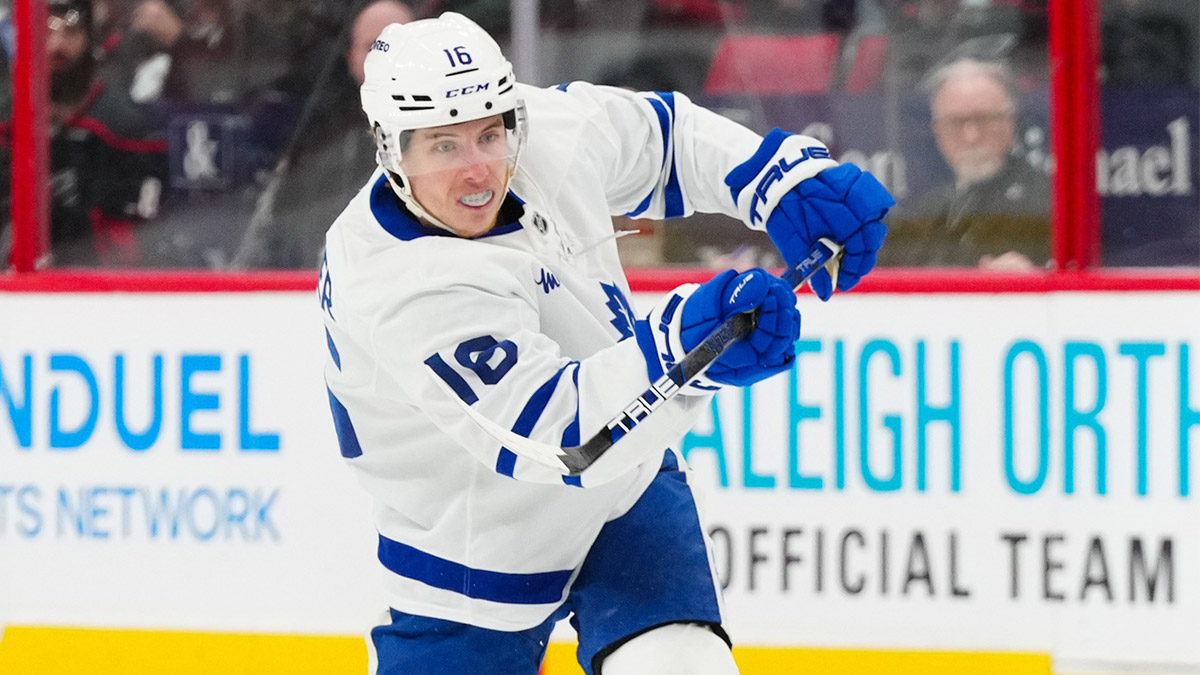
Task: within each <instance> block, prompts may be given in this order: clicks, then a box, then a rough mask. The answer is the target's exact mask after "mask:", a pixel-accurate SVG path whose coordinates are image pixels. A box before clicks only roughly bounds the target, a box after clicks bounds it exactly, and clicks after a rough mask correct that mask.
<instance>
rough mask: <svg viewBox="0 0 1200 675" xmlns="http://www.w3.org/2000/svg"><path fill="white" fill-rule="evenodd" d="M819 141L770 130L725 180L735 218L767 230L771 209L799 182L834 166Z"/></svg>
mask: <svg viewBox="0 0 1200 675" xmlns="http://www.w3.org/2000/svg"><path fill="white" fill-rule="evenodd" d="M837 165H838V163H837V162H836V161H835V160H834V159H833V158H832V157H831V156H830V153H829V148H827V147H825V144H824V143H822V142H821V141H819V140H817V139H815V138H813V137H811V136H803V135H800V134H792V133H788V132H785V131H782V130H781V129H778V128H776V129H773V130H771V132H770V133H769V134H767V136H766V137H765V138H764V139H763V142H762V144H761V145H759V147H758V150H757V151H755V153H754V155H753V156H751V157H750V158H749V159H747V160H746V161H745V162H743V163H742V164H740V165H738V166H737V167H735V168H734V170H733V171H731V172H729V174H728V175H727V176H726V177H725V184H726V185H728V186H729V187H730V189H731V191H732V192H733V198H734V202H735V203H736V205H737V210H738V217H740V218H741V220H742V222H744V223H746V225H748V226H749V227H751V228H753V229H756V230H763V229H766V227H767V220H768V219H769V218H770V215H771V213H772V212H774V210H775V207H776V206H778V204H779V201H780V200H781V199H783V197H784V196H785V195H787V194H788V193H789V192H791V191H792V189H793V188H795V187H796V186H797V185H799V184H800V183H802V182H804V181H805V180H807V179H809V178H812V177H813V176H815V175H817V174H818V173H820V172H822V171H824V170H825V169H829V168H832V167H835V166H837Z"/></svg>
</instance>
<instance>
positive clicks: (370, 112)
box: [318, 13, 892, 675]
mask: <svg viewBox="0 0 1200 675" xmlns="http://www.w3.org/2000/svg"><path fill="white" fill-rule="evenodd" d="M362 102H363V108H364V110H365V111H366V114H367V117H368V119H369V121H370V123H371V125H372V127H373V129H374V133H375V137H376V140H377V143H378V148H379V152H378V160H379V164H380V166H379V169H378V170H377V171H376V173H375V175H374V176H373V177H372V178H371V180H370V181H369V182H368V183H367V185H366V186H364V187H363V189H362V190H361V191H360V192H359V194H358V195H357V196H356V197H354V199H353V200H352V201H351V202H350V204H349V205H348V206H347V207H346V210H345V211H344V212H343V213H342V214H341V215H340V216H339V217H338V218H337V220H336V221H335V222H334V224H333V226H332V228H331V229H330V231H329V233H328V236H327V240H326V243H327V249H326V256H325V261H324V263H323V265H322V268H321V278H320V282H319V293H318V296H319V301H320V307H321V311H322V313H323V316H324V321H325V326H326V338H327V343H328V348H329V359H328V362H327V365H326V368H325V374H326V380H327V383H328V389H329V401H330V406H331V408H332V410H333V418H334V422H335V427H336V429H337V435H338V439H339V442H340V446H341V452H342V454H343V456H344V457H345V458H346V460H347V461H348V463H349V465H350V466H351V467H352V469H353V470H354V471H355V472H356V473H357V475H358V477H359V479H360V481H361V483H362V484H363V486H364V487H365V488H366V489H367V491H368V492H369V493H370V495H371V497H372V498H373V501H374V511H375V512H374V519H375V526H376V529H377V530H378V532H379V546H378V553H377V555H378V558H379V562H380V563H381V564H382V567H383V568H384V570H386V572H385V575H386V580H385V589H386V596H385V599H386V602H387V604H388V606H389V610H388V611H387V614H386V616H385V618H384V620H383V621H382V623H381V625H379V626H378V627H376V628H374V629H373V630H372V631H371V634H370V639H369V650H370V653H371V672H372V673H380V674H383V673H388V674H391V673H397V674H399V673H403V674H404V675H413V674H416V673H438V674H448V675H457V674H464V675H465V674H468V673H469V674H471V675H475V674H478V673H503V674H505V675H534V674H535V673H536V672H537V671H538V667H539V664H540V662H541V659H542V657H543V655H544V652H545V648H546V642H547V639H548V637H549V635H550V631H551V628H552V627H553V625H554V623H555V622H556V621H559V620H561V619H564V618H567V617H570V620H571V623H572V625H573V626H574V627H575V629H576V630H577V632H578V635H579V648H578V653H577V655H578V660H579V663H580V665H581V666H582V667H583V669H584V671H585V672H587V673H588V674H589V675H595V674H597V673H603V675H631V674H641V673H645V674H650V673H653V674H654V675H669V674H671V673H688V674H691V675H729V674H732V673H736V672H737V667H736V665H735V664H734V661H733V658H732V656H731V653H730V650H729V638H728V636H727V635H726V633H725V630H724V629H723V628H722V625H721V620H722V619H721V601H720V595H719V588H718V586H717V583H716V581H715V578H714V575H713V569H712V566H711V563H710V556H709V551H708V547H707V542H706V537H705V534H704V529H703V525H702V523H703V518H702V516H701V514H700V513H699V512H698V509H697V503H696V501H695V500H694V499H693V496H692V490H691V487H690V485H689V483H688V470H687V468H686V466H685V465H684V463H683V460H682V458H681V457H680V455H679V453H678V452H676V451H675V450H673V449H670V448H672V447H673V446H674V445H675V444H676V443H677V442H678V440H679V438H680V437H681V436H682V435H683V434H684V433H685V432H686V431H687V429H688V427H689V425H691V424H692V422H693V420H694V418H695V417H696V415H697V414H698V413H699V412H700V411H702V410H704V409H706V408H707V406H708V404H709V399H710V397H711V395H712V393H713V391H714V390H715V389H717V388H719V387H723V386H735V387H737V386H748V385H750V384H753V383H754V382H757V381H760V380H762V379H764V378H767V377H770V376H771V375H774V374H777V373H780V372H783V371H786V370H788V369H789V368H791V367H792V362H793V358H794V349H795V341H796V338H797V335H798V332H799V327H800V316H799V313H798V311H797V309H796V306H795V298H794V296H793V294H792V293H793V291H792V289H791V288H790V287H788V286H787V285H786V284H785V283H784V282H782V281H781V280H779V279H777V278H775V277H773V276H772V275H770V274H768V273H767V272H765V271H763V270H752V271H750V272H746V273H744V274H737V273H735V272H733V271H727V272H724V273H721V274H719V275H717V276H716V278H714V279H713V280H711V281H709V282H707V283H704V284H699V285H695V284H689V285H685V286H682V287H680V288H677V289H675V290H674V291H672V292H671V293H669V294H668V295H667V297H666V298H665V299H663V300H662V301H661V302H660V303H658V305H657V306H656V307H654V308H653V309H652V310H651V311H650V312H649V314H648V316H643V317H639V316H637V315H635V314H634V312H633V310H632V308H631V307H630V303H629V301H628V299H627V298H628V285H627V282H626V280H625V277H624V274H623V272H622V270H621V267H620V264H619V261H618V258H617V249H616V246H615V243H614V242H613V239H614V236H613V227H612V223H611V218H610V216H611V215H613V214H631V215H634V216H644V217H649V218H662V217H672V216H682V215H686V214H688V213H691V212H692V211H693V210H701V211H709V212H720V213H726V214H729V215H731V216H739V217H741V219H742V220H743V221H745V222H746V223H747V225H749V226H751V227H755V228H759V229H766V230H767V232H768V233H769V234H770V235H771V237H772V238H773V239H774V241H775V242H776V243H777V245H778V246H779V248H780V250H781V252H782V253H783V256H784V258H785V259H786V260H788V261H789V262H794V261H797V260H799V259H801V258H802V257H804V256H807V255H808V253H809V250H810V247H812V246H813V244H814V242H815V241H816V240H817V238H818V237H829V238H831V239H833V240H835V241H837V242H839V243H842V244H844V245H845V257H844V259H843V260H842V263H841V272H840V275H838V276H837V279H836V287H837V289H839V290H846V289H849V288H850V287H852V286H853V285H854V284H855V283H857V281H858V279H859V278H860V277H861V276H862V275H863V274H866V273H867V272H868V271H869V270H870V269H871V267H872V266H873V265H874V259H875V251H876V250H877V249H878V247H879V246H880V244H881V243H882V240H883V235H884V231H885V227H884V225H883V223H882V222H881V218H882V217H883V215H884V214H885V212H886V211H887V209H888V207H890V206H891V205H892V200H891V198H890V196H889V195H888V194H887V192H886V190H884V189H883V188H882V187H881V186H880V185H879V183H878V182H876V181H875V180H874V179H873V178H871V177H870V176H869V175H868V174H865V173H862V172H861V171H859V170H858V169H857V168H855V167H853V166H849V165H842V166H838V165H837V164H836V162H834V161H833V160H832V159H830V158H829V153H828V151H827V150H826V149H825V148H824V146H822V145H821V144H820V143H819V142H818V141H816V140H814V139H811V138H806V137H803V136H796V135H789V134H785V133H783V132H780V131H778V130H777V131H775V132H772V133H771V134H770V135H768V136H767V137H766V138H765V139H763V138H760V137H759V136H757V135H756V134H754V133H752V132H751V131H749V130H747V129H745V128H743V127H741V126H739V125H737V124H734V123H732V122H730V121H728V120H725V119H723V118H721V117H719V116H717V115H715V114H713V113H711V112H708V111H706V110H704V109H701V108H699V107H698V106H695V105H693V104H692V103H691V102H690V101H689V100H688V99H687V98H686V97H685V96H683V95H681V94H669V93H668V94H649V93H643V94H638V93H632V92H627V91H624V90H619V89H613V88H606V87H598V86H593V85H591V84H587V83H584V82H574V83H571V84H569V85H561V86H559V87H556V88H551V89H536V88H532V87H527V86H524V85H521V84H517V83H516V82H514V81H513V72H512V67H511V65H510V64H509V62H508V61H507V60H506V59H505V58H504V56H503V55H502V54H501V52H500V50H499V48H498V47H497V45H496V43H495V42H494V41H493V40H492V39H491V38H490V37H489V36H488V35H487V34H486V33H485V32H483V30H482V29H480V28H479V27H478V26H477V25H475V24H474V23H472V22H471V21H470V20H468V19H466V18H465V17H463V16H460V15H457V14H452V13H447V14H443V15H442V16H441V17H439V18H436V19H425V20H420V21H415V22H412V23H408V24H405V25H399V24H394V25H391V26H388V27H387V28H386V29H385V30H384V31H383V33H382V34H381V35H380V37H379V39H378V40H377V41H376V42H375V44H374V46H373V47H372V49H371V51H370V52H369V53H368V55H367V57H366V62H365V81H364V83H363V86H362ZM834 286H835V283H834V279H833V278H831V276H830V275H829V274H826V273H824V272H822V273H820V274H819V275H818V276H817V277H814V289H815V290H816V291H817V292H818V294H819V295H821V296H822V297H823V298H828V297H829V296H830V294H832V293H833V291H834ZM749 311H754V312H757V324H756V328H755V330H754V332H753V334H751V335H750V336H749V337H748V338H747V339H744V340H742V341H740V342H737V343H735V344H734V346H732V347H731V348H730V349H729V350H728V351H726V352H725V353H724V354H722V355H721V356H720V358H718V359H717V360H716V362H715V363H714V364H713V365H712V366H711V367H710V368H709V369H708V370H707V371H706V372H705V373H704V374H703V376H702V377H700V378H698V379H696V380H693V381H691V382H688V383H687V384H686V386H685V387H683V389H682V390H681V395H679V396H675V397H674V398H672V399H670V400H669V401H667V402H666V403H664V404H663V405H661V406H660V407H658V408H657V409H656V410H655V411H654V412H653V413H652V414H650V415H649V416H648V417H646V418H645V419H644V420H643V421H642V422H641V423H640V424H639V425H637V426H636V427H635V428H634V429H633V430H631V431H630V432H628V433H627V434H626V435H625V436H624V437H623V438H621V439H620V440H619V441H618V442H616V443H615V444H614V445H613V446H612V447H611V448H609V450H608V452H607V453H605V454H604V455H603V456H601V457H600V458H599V459H598V460H597V461H595V463H594V464H592V465H591V466H590V467H589V468H587V469H586V470H585V471H583V472H582V474H580V475H578V476H572V475H569V472H568V471H567V470H566V469H565V468H564V467H563V466H562V465H561V464H558V463H556V462H554V461H546V458H545V457H544V456H541V455H537V454H535V453H532V452H529V451H527V450H526V449H525V444H526V443H530V444H532V443H534V442H540V443H543V444H551V445H553V446H556V447H573V446H578V445H580V443H581V441H582V440H583V439H586V438H588V437H590V436H591V435H593V434H595V433H596V432H597V431H598V430H599V429H600V428H601V427H602V426H603V425H604V423H605V422H606V421H608V419H609V418H611V417H613V416H614V415H615V414H616V413H618V412H620V411H621V409H622V408H623V406H624V405H625V404H627V403H628V402H629V401H630V400H631V399H632V398H634V397H635V396H637V395H638V394H641V393H642V392H643V391H644V390H645V389H646V388H647V386H648V385H649V383H650V382H652V381H654V380H655V379H657V378H658V377H659V376H660V375H661V374H662V373H663V372H664V370H665V369H668V368H670V367H671V365H672V364H673V363H675V362H676V361H677V360H678V359H680V358H681V357H682V355H683V354H685V353H686V352H687V351H688V350H690V349H692V348H693V347H695V346H696V345H697V344H698V343H699V342H700V341H701V340H702V339H703V338H704V337H705V336H706V335H707V334H708V333H709V332H710V331H712V330H713V329H714V328H715V327H716V326H717V325H718V324H719V323H720V322H721V321H722V320H724V319H725V318H727V317H729V316H731V315H733V314H735V313H738V312H749Z"/></svg>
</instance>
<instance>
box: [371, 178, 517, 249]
mask: <svg viewBox="0 0 1200 675" xmlns="http://www.w3.org/2000/svg"><path fill="white" fill-rule="evenodd" d="M370 201H371V213H372V214H374V216H375V220H376V221H378V222H379V225H380V226H381V227H382V228H383V229H384V230H386V231H387V233H388V234H390V235H392V236H393V237H395V238H397V239H401V240H403V241H411V240H413V239H416V238H418V237H457V236H458V235H457V234H454V233H453V232H451V231H449V230H443V229H442V228H440V227H431V226H429V225H425V224H424V223H422V222H420V221H419V220H417V218H416V216H414V215H413V214H412V212H411V211H409V210H408V207H406V206H405V205H404V202H403V201H401V199H400V197H398V196H397V195H396V193H395V191H393V190H392V186H391V185H389V184H388V181H387V176H386V175H384V174H380V176H379V179H378V180H376V181H375V185H374V186H372V187H371V200H370ZM524 204H525V202H524V201H522V200H521V198H520V197H517V196H516V195H515V194H513V192H512V190H509V192H508V194H507V195H505V197H504V202H503V203H502V204H500V215H499V217H498V218H497V224H496V226H495V227H493V228H492V229H490V230H488V231H487V232H485V233H483V234H481V235H479V236H478V237H475V238H476V239H483V238H484V237H494V236H497V235H501V234H508V233H510V232H516V231H517V230H519V229H521V217H522V216H524V215H525V208H524Z"/></svg>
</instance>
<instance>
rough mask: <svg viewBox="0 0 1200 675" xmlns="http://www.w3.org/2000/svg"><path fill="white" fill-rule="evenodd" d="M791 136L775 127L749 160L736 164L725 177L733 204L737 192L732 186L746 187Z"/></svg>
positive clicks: (735, 200)
mask: <svg viewBox="0 0 1200 675" xmlns="http://www.w3.org/2000/svg"><path fill="white" fill-rule="evenodd" d="M791 135H792V134H790V133H788V132H785V131H783V130H782V129H780V128H779V127H775V128H774V129H772V130H771V132H770V133H768V134H767V136H766V138H763V140H762V143H760V144H759V146H758V149H757V150H755V151H754V154H753V155H750V159H747V160H746V161H744V162H742V163H741V164H738V165H737V166H735V167H734V168H733V171H730V172H729V173H728V174H726V175H725V184H726V185H728V186H730V187H729V193H730V194H732V195H733V201H734V202H735V203H736V202H737V198H738V190H737V189H736V188H734V187H733V186H734V185H748V184H749V183H750V181H751V180H753V179H754V177H755V176H757V175H758V172H759V171H762V170H763V167H764V166H766V164H767V160H768V159H770V158H771V157H774V156H775V151H776V150H778V149H779V146H781V145H783V141H784V139H786V138H787V137H788V136H791Z"/></svg>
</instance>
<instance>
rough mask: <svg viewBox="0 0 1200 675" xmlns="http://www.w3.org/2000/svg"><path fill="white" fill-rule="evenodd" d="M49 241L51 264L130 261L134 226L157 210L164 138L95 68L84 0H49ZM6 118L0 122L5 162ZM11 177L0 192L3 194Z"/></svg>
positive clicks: (134, 253)
mask: <svg viewBox="0 0 1200 675" xmlns="http://www.w3.org/2000/svg"><path fill="white" fill-rule="evenodd" d="M49 14H50V18H49V31H48V35H47V40H46V59H47V62H48V64H49V69H50V124H51V128H50V191H51V198H50V199H51V214H50V247H51V251H50V253H51V257H52V262H53V263H54V264H57V265H84V266H88V265H122V266H125V265H133V264H136V263H137V262H138V260H139V258H140V253H139V250H138V243H137V239H136V237H135V236H134V232H133V228H134V225H135V224H136V223H138V222H139V221H142V220H144V219H147V218H151V217H153V216H154V215H155V214H156V213H157V210H158V201H159V196H160V195H161V193H162V183H163V178H164V177H165V174H166V143H165V142H164V141H162V140H158V139H153V138H150V137H149V135H148V132H147V128H146V125H145V121H144V119H143V118H142V117H141V115H140V113H139V112H138V110H137V108H136V107H135V106H134V104H133V103H132V101H130V99H129V96H128V93H127V92H126V91H124V90H122V89H119V88H116V87H108V86H106V83H105V81H104V80H103V79H101V78H100V77H98V76H97V75H96V72H95V71H96V60H95V57H94V55H93V46H94V45H93V39H92V28H93V23H92V6H91V2H90V0H50V2H49ZM11 134H12V127H11V123H9V122H5V123H3V125H2V127H0V145H3V146H4V149H5V151H6V152H5V154H6V155H8V156H6V157H5V159H4V162H3V163H4V164H5V169H6V170H7V169H9V166H8V165H9V164H10V162H11V159H10V157H11V154H10V153H9V152H8V151H9V150H10V148H11V140H12V139H11ZM9 189H10V185H9V183H8V182H7V181H4V182H3V184H2V185H0V192H2V194H3V196H4V201H6V202H7V201H8V197H9V195H8V192H9Z"/></svg>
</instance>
